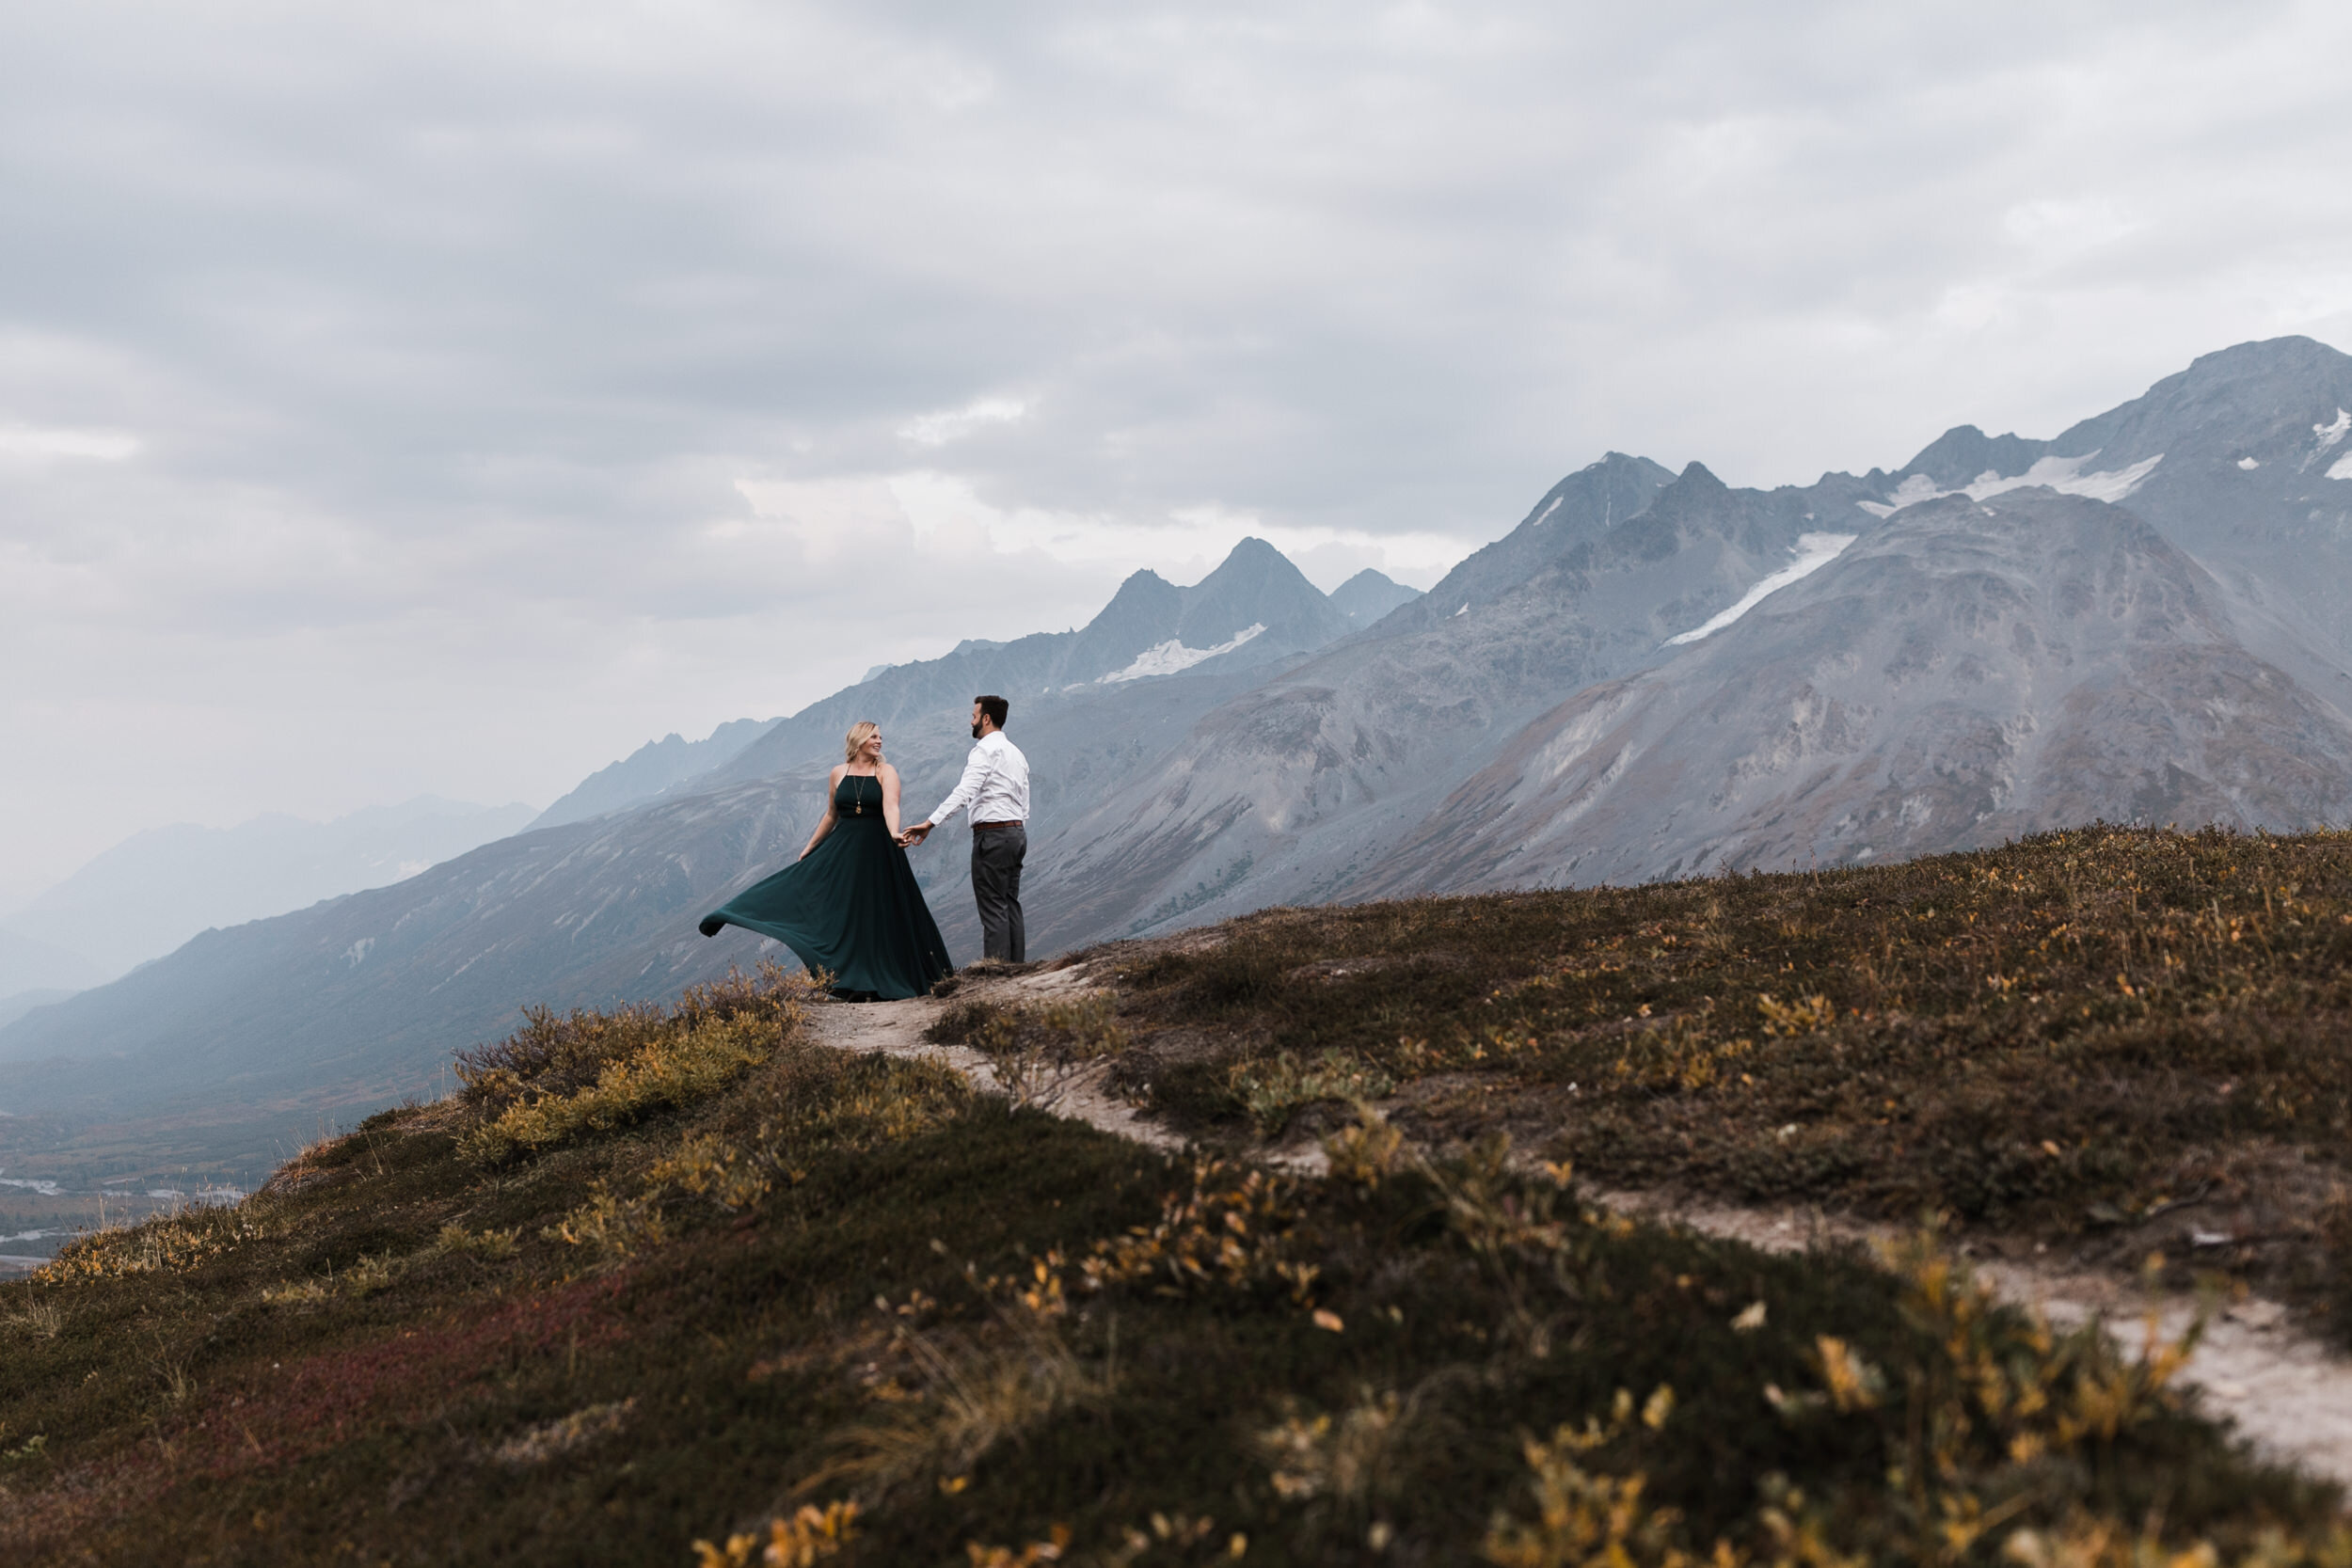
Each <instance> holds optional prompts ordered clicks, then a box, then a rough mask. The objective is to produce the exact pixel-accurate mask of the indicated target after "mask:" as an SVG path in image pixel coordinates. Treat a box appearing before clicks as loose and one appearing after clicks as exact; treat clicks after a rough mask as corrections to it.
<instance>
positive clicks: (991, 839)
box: [898, 697, 1029, 963]
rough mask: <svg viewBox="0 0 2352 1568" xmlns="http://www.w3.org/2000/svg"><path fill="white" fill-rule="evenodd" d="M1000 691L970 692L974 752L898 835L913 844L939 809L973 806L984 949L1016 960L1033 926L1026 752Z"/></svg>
mask: <svg viewBox="0 0 2352 1568" xmlns="http://www.w3.org/2000/svg"><path fill="white" fill-rule="evenodd" d="M1009 711H1010V710H1009V708H1007V706H1006V705H1005V700H1004V699H1003V698H1002V697H975V698H973V699H972V738H973V739H975V740H977V741H978V742H979V744H978V745H977V746H975V747H973V748H972V755H971V758H970V759H969V760H968V761H966V762H965V763H964V765H963V777H962V778H961V780H959V781H958V782H957V784H956V787H955V792H954V793H953V794H951V795H949V796H948V797H947V799H946V800H943V801H941V802H940V804H939V809H938V810H937V811H935V812H933V813H931V814H930V816H927V817H925V818H924V819H923V820H922V821H920V822H917V823H916V824H915V825H914V827H912V828H909V829H908V830H907V831H906V832H904V833H902V834H900V835H899V838H898V842H899V843H901V844H904V845H910V846H911V845H916V844H920V843H922V842H923V840H924V839H925V838H927V837H929V836H930V831H931V829H932V828H934V827H936V826H937V825H938V823H939V820H940V819H941V818H942V817H946V816H954V815H955V814H956V813H957V812H959V811H962V810H965V809H967V808H968V809H969V810H970V811H971V813H972V897H973V899H974V900H975V901H976V902H977V903H978V905H979V906H980V951H981V954H982V956H984V957H986V958H1008V959H1010V960H1011V961H1012V962H1014V963H1022V962H1025V960H1026V959H1027V957H1028V951H1029V942H1028V933H1027V932H1026V931H1025V929H1023V927H1022V924H1021V862H1022V860H1023V859H1024V858H1025V856H1027V854H1028V852H1029V833H1028V828H1027V823H1028V819H1029V759H1028V758H1027V757H1025V756H1023V755H1022V754H1021V748H1020V747H1018V746H1015V745H1014V744H1013V743H1012V742H1011V741H1009V740H1007V739H1006V738H1005V715H1006V714H1007V713H1008V712H1009Z"/></svg>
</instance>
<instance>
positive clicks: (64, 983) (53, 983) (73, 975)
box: [0, 927, 106, 996]
mask: <svg viewBox="0 0 2352 1568" xmlns="http://www.w3.org/2000/svg"><path fill="white" fill-rule="evenodd" d="M105 978H106V976H105V975H104V974H102V973H101V972H100V970H99V967H98V965H96V964H95V963H92V962H91V961H90V960H89V959H88V958H84V957H83V956H82V955H81V954H79V953H74V952H71V951H69V950H67V949H66V948H63V947H60V946H58V945H57V944H56V943H55V942H42V941H40V939H39V938H37V937H28V936H24V935H22V934H20V933H18V932H15V931H10V930H8V929H6V928H4V927H0V996H12V995H14V994H15V993H16V992H18V991H28V990H68V991H75V990H81V989H82V988H83V987H85V986H94V985H96V984H98V983H99V982H100V981H101V980H103V979H105Z"/></svg>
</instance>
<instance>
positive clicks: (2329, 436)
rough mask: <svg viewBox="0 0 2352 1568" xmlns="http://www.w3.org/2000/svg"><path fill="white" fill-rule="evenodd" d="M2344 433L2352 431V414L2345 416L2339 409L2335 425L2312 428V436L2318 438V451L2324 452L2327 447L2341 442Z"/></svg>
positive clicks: (2314, 426)
mask: <svg viewBox="0 0 2352 1568" xmlns="http://www.w3.org/2000/svg"><path fill="white" fill-rule="evenodd" d="M2346 431H2352V414H2347V413H2345V412H2344V410H2343V409H2341V408H2339V409H2337V410H2336V422H2335V423H2333V424H2315V425H2313V426H2312V435H2314V436H2318V437H2319V450H2320V451H2327V450H2328V448H2329V447H2332V446H2334V445H2335V444H2336V443H2337V442H2338V441H2341V440H2343V439H2344V432H2346Z"/></svg>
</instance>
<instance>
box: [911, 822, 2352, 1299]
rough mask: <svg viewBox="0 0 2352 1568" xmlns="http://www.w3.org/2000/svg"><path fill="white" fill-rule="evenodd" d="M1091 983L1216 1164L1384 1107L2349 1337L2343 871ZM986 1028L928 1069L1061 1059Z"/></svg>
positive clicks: (2303, 870)
mask: <svg viewBox="0 0 2352 1568" xmlns="http://www.w3.org/2000/svg"><path fill="white" fill-rule="evenodd" d="M1092 957H1093V958H1095V963H1094V965H1093V968H1094V971H1095V973H1096V974H1101V975H1102V976H1103V977H1104V978H1105V979H1108V980H1111V982H1112V984H1113V985H1114V986H1115V987H1116V989H1117V991H1118V993H1119V1002H1118V1009H1117V1016H1116V1022H1117V1031H1118V1036H1119V1038H1118V1041H1117V1043H1116V1049H1115V1050H1114V1051H1112V1054H1114V1055H1115V1056H1116V1057H1117V1066H1116V1071H1117V1074H1118V1077H1119V1080H1120V1083H1121V1084H1122V1085H1123V1086H1124V1087H1125V1088H1126V1090H1127V1091H1128V1092H1129V1093H1131V1094H1133V1095H1135V1096H1136V1097H1137V1098H1138V1099H1139V1100H1141V1101H1145V1102H1146V1103H1148V1104H1149V1105H1151V1106H1152V1109H1153V1110H1154V1112H1155V1113H1156V1114H1158V1115H1159V1116H1161V1117H1165V1118H1168V1119H1169V1120H1171V1121H1173V1122H1175V1123H1176V1124H1177V1125H1180V1126H1182V1127H1184V1128H1185V1129H1187V1130H1188V1131H1189V1132H1193V1133H1194V1134H1196V1135H1198V1136H1200V1137H1203V1138H1207V1139H1211V1140H1223V1141H1225V1142H1228V1143H1231V1144H1232V1145H1235V1146H1242V1145H1246V1144H1248V1142H1250V1141H1251V1140H1253V1139H1256V1138H1259V1137H1272V1138H1277V1139H1279V1138H1281V1137H1283V1136H1284V1135H1285V1134H1289V1135H1291V1136H1293V1137H1294V1138H1295V1137H1297V1136H1299V1135H1301V1134H1302V1133H1312V1132H1317V1131H1327V1130H1328V1128H1329V1126H1330V1125H1331V1124H1332V1121H1333V1118H1334V1117H1337V1116H1340V1115H1343V1107H1341V1106H1339V1105H1337V1104H1336V1103H1334V1099H1335V1097H1336V1098H1337V1099H1348V1098H1356V1097H1363V1096H1370V1097H1373V1098H1375V1099H1380V1100H1382V1101H1383V1103H1384V1105H1385V1106H1386V1107H1387V1108H1388V1110H1389V1113H1390V1115H1391V1117H1393V1119H1394V1120H1395V1121H1396V1122H1397V1124H1398V1125H1399V1126H1400V1127H1401V1128H1403V1129H1404V1130H1406V1132H1409V1133H1411V1134H1412V1135H1413V1137H1414V1138H1415V1140H1416V1141H1417V1142H1420V1143H1424V1144H1434V1145H1438V1146H1443V1145H1447V1144H1451V1143H1461V1142H1467V1141H1470V1140H1472V1139H1475V1138H1477V1137H1479V1136H1482V1135H1485V1134H1487V1133H1490V1132H1508V1133H1510V1134H1511V1135H1512V1136H1513V1137H1514V1138H1515V1139H1516V1140H1517V1141H1518V1145H1519V1147H1521V1148H1523V1149H1526V1150H1528V1151H1529V1152H1531V1153H1534V1154H1540V1155H1541V1156H1542V1157H1543V1158H1547V1159H1550V1160H1555V1161H1572V1162H1573V1163H1574V1164H1575V1165H1576V1167H1577V1169H1578V1171H1579V1173H1580V1174H1581V1175H1582V1176H1583V1177H1585V1178H1586V1179H1587V1180H1592V1181H1595V1182H1597V1183H1599V1184H1600V1185H1602V1186H1604V1187H1613V1188H1654V1187H1661V1186H1663V1187H1672V1188H1680V1189H1684V1190H1689V1191H1693V1192H1701V1193H1707V1194H1710V1195H1715V1196H1724V1197H1729V1198H1734V1199H1747V1200H1762V1199H1775V1200H1790V1199H1795V1200H1804V1201H1810V1202H1818V1203H1821V1204H1824V1205H1828V1206H1832V1207H1837V1208H1845V1209H1852V1210H1859V1211H1862V1212H1870V1213H1875V1214H1878V1215H1881V1216H1884V1217H1889V1218H1894V1219H1898V1220H1901V1221H1906V1222H1908V1221H1910V1220H1913V1219H1915V1218H1916V1217H1918V1216H1919V1215H1921V1214H1924V1213H1927V1212H1937V1211H1940V1212H1943V1213H1945V1214H1946V1215H1947V1216H1948V1217H1949V1219H1950V1220H1951V1221H1953V1222H1955V1223H1957V1224H1959V1225H1961V1226H1963V1227H1969V1228H1971V1229H1972V1230H1973V1231H1978V1232H1986V1231H1998V1232H2000V1233H2002V1234H2004V1235H2007V1236H2010V1237H2012V1238H2017V1239H2021V1240H2023V1241H2024V1242H2025V1243H2026V1244H2028V1245H2030V1244H2031V1243H2034V1242H2040V1243H2042V1244H2044V1245H2050V1244H2056V1243H2062V1244H2064V1245H2065V1246H2067V1247H2069V1248H2073V1249H2076V1250H2079V1251H2080V1252H2081V1253H2083V1254H2084V1255H2085V1256H2086V1257H2088V1258H2091V1259H2117V1260H2120V1261H2123V1262H2125V1263H2127V1264H2129V1265H2131V1266H2137V1263H2138V1262H2139V1261H2140V1259H2143V1258H2144V1257H2145V1255H2146V1253H2147V1251H2148V1250H2149V1248H2151V1247H2154V1246H2163V1247H2167V1248H2169V1253H2170V1256H2171V1261H2172V1270H2171V1272H2172V1274H2173V1275H2174V1277H2175V1278H2176V1279H2178V1280H2180V1281H2181V1282H2183V1283H2185V1282H2186V1280H2187V1278H2188V1276H2189V1275H2191V1274H2192V1273H2194V1272H2197V1271H2201V1270H2207V1269H2220V1270H2226V1271H2230V1272H2232V1273H2233V1274H2235V1275H2238V1276H2239V1277H2241V1278H2244V1279H2247V1280H2249V1281H2251V1282H2254V1283H2257V1284H2260V1285H2263V1286H2264V1287H2265V1288H2266V1289H2273V1290H2278V1291H2284V1292H2286V1293H2288V1294H2290V1295H2292V1296H2294V1297H2295V1298H2296V1299H2297V1300H2300V1301H2302V1302H2304V1303H2306V1304H2311V1305H2318V1304H2322V1303H2323V1302H2324V1301H2325V1300H2326V1299H2328V1296H2329V1294H2330V1292H2333V1293H2334V1294H2335V1295H2336V1296H2337V1297H2338V1298H2340V1299H2341V1300H2342V1301H2343V1303H2344V1307H2346V1313H2345V1317H2346V1324H2347V1326H2352V1276H2347V1275H2346V1274H2345V1271H2344V1269H2342V1268H2341V1267H2340V1265H2339V1263H2338V1261H2337V1260H2336V1259H2337V1255H2338V1253H2340V1252H2341V1251H2343V1250H2344V1248H2345V1247H2346V1246H2347V1245H2352V1209H2348V1208H2347V1205H2346V1204H2345V1202H2344V1190H2345V1186H2346V1183H2347V1181H2352V1164H2348V1162H2352V834H2345V833H2316V834H2308V835H2302V836H2297V837H2288V838H2274V837H2263V836H2256V837H2248V836H2244V835H2238V834H2231V833H2223V832H2205V833H2198V834H2182V833H2175V832H2139V831H2128V830H2121V829H2106V828H2094V829H2090V830H2085V831H2080V832H2060V833H2049V834H2043V835H2041V836H2038V837H2035V838H2031V839H2026V840H2024V841H2022V842H2020V843H2017V844H2014V845H2011V846H2009V847H2004V848H2000V849H1995V850H1988V851H1982V852H1978V853H1971V854H1963V855H1946V856H1938V857H1934V858H1931V859H1926V860H1920V861H1915V862H1912V863H1907V864H1902V865H1890V866H1883V867H1878V868H1873V869H1863V870H1839V871H1828V872H1821V873H1819V874H1812V873H1806V874H1798V875H1780V876H1751V877H1736V876H1735V877H1726V878H1709V879H1701V880H1693V881H1687V882H1677V883H1669V884H1661V885H1652V886H1645V887H1637V888H1603V889H1598V890H1595V891H1588V892H1575V893H1527V894H1508V895H1493V896H1486V897H1476V898H1446V899H1417V900H1406V901H1398V902H1393V903H1381V904H1371V905H1364V906H1360V907H1355V908H1340V909H1313V910H1271V911H1265V912H1263V913H1261V914H1257V915H1253V916H1249V917H1248V918H1245V919H1242V920H1237V921H1233V922H1232V923H1230V924H1229V925H1227V926H1226V927H1220V928H1219V929H1218V930H1217V931H1216V932H1215V933H1204V934H1202V935H1201V936H1200V937H1197V938H1196V939H1194V940H1191V941H1181V940H1180V941H1176V942H1161V943H1154V944H1132V945H1127V946H1113V947H1109V948H1105V949H1102V950H1100V951H1099V952H1098V953H1097V954H1095V955H1093V956H1092ZM999 1011H1001V1009H991V1008H989V1007H986V1006H972V1007H965V1008H963V1009H962V1010H961V1013H960V1014H959V1015H957V1016H955V1017H953V1018H951V1019H950V1020H949V1021H948V1024H947V1027H946V1029H945V1030H944V1031H943V1032H942V1033H943V1037H953V1038H959V1039H971V1040H973V1041H975V1042H976V1043H982V1044H986V1045H988V1046H989V1047H990V1048H991V1049H993V1050H996V1051H999V1052H1006V1051H1009V1052H1013V1053H1023V1052H1043V1053H1047V1054H1048V1055H1054V1054H1059V1055H1062V1056H1067V1055H1069V1054H1071V1053H1073V1050H1076V1049H1078V1047H1077V1046H1076V1044H1075V1042H1074V1037H1071V1036H1070V1035H1069V1032H1068V1031H1066V1030H1064V1031H1060V1032H1058V1033H1057V1031H1055V1030H1052V1029H1048V1028H1044V1027H1042V1026H1041V1022H1040V1021H1038V1020H1035V1019H1023V1018H1015V1017H1001V1018H1000V1017H997V1016H995V1015H996V1013H997V1012H999ZM1087 1049H1088V1050H1089V1051H1091V1050H1092V1048H1087ZM2198 1237H2201V1238H2203V1239H2204V1240H2203V1241H2202V1242H2201V1243H2200V1242H2198V1241H2196V1240H2195V1238H2198ZM2216 1238H2226V1240H2220V1241H2217V1240H2215V1239H2216ZM2331 1238H2332V1239H2333V1242H2334V1248H2333V1249H2332V1250H2331V1247H2330V1244H2329V1243H2330V1239H2331Z"/></svg>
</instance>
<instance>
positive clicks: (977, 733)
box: [972, 724, 980, 740]
mask: <svg viewBox="0 0 2352 1568" xmlns="http://www.w3.org/2000/svg"><path fill="white" fill-rule="evenodd" d="M972 738H973V739H975V740H977V739H979V738H980V727H979V725H977V724H975V725H973V726H972Z"/></svg>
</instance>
